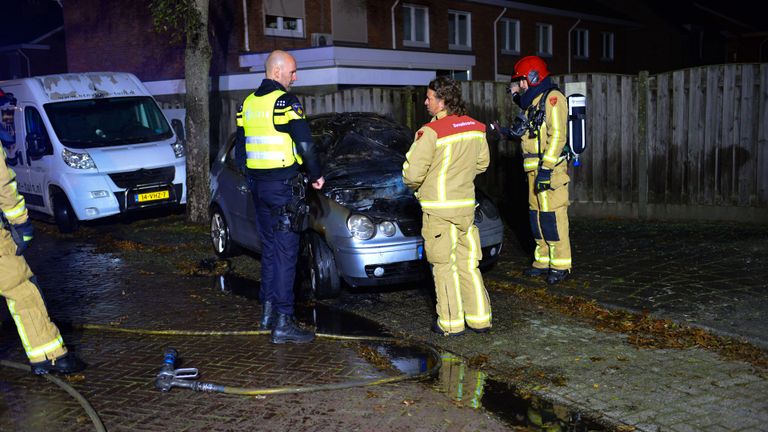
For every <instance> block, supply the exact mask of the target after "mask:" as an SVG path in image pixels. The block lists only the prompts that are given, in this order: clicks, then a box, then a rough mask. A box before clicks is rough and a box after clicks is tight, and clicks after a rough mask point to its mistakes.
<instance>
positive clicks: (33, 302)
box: [0, 90, 86, 375]
mask: <svg viewBox="0 0 768 432" xmlns="http://www.w3.org/2000/svg"><path fill="white" fill-rule="evenodd" d="M11 99H12V96H11V95H10V94H5V93H3V91H2V90H0V105H5V104H6V103H7V102H9V101H10V100H11ZM13 140H14V138H13V136H11V134H10V133H8V132H7V131H6V130H5V128H2V127H0V141H2V142H3V145H6V144H11V143H12V142H13ZM0 148H2V152H3V155H2V156H3V163H2V164H0V210H1V211H2V222H3V227H2V228H1V229H0V294H1V295H2V296H3V297H5V299H6V302H7V303H8V309H9V310H10V312H11V316H12V317H13V320H14V322H15V323H16V328H17V330H18V332H19V337H21V344H22V346H24V351H25V352H26V354H27V357H28V358H29V362H30V366H31V368H32V373H34V374H35V375H44V374H47V373H49V372H55V373H61V374H71V373H74V372H79V371H81V370H83V369H85V367H86V365H85V363H83V362H82V361H81V360H80V359H79V358H77V356H75V355H74V354H73V353H71V352H69V351H67V348H66V346H64V340H63V339H62V337H61V333H59V329H58V328H57V327H56V325H55V324H54V323H52V322H51V319H50V318H49V317H48V311H47V310H46V308H45V303H44V302H43V297H42V295H41V294H40V290H39V288H38V286H37V280H36V278H35V276H34V275H33V274H32V270H30V269H29V266H28V265H27V261H26V260H25V259H24V256H23V255H22V254H23V253H24V250H25V249H26V248H27V246H28V245H29V242H31V241H32V237H33V236H34V229H33V227H32V223H31V222H30V221H29V217H28V216H27V208H26V205H25V202H24V197H22V196H21V195H20V194H19V192H18V191H17V188H16V173H14V172H13V170H12V169H11V168H9V167H8V165H7V164H6V154H5V147H3V146H0ZM11 230H13V232H14V233H15V235H12V234H11Z"/></svg>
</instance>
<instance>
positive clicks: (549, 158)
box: [521, 90, 568, 172]
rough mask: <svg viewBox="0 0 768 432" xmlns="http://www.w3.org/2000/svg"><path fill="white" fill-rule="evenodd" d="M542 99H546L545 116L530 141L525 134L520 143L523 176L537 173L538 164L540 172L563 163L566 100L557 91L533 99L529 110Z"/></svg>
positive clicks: (566, 121)
mask: <svg viewBox="0 0 768 432" xmlns="http://www.w3.org/2000/svg"><path fill="white" fill-rule="evenodd" d="M543 97H546V98H547V100H545V101H544V112H545V116H544V121H543V122H542V123H541V126H540V127H539V129H538V131H537V132H536V134H537V136H535V137H530V136H529V135H528V134H527V133H526V134H524V135H523V137H522V139H521V144H522V146H523V168H524V169H525V171H526V172H530V171H535V170H537V169H538V168H539V162H541V166H543V167H544V168H547V169H554V167H555V165H558V164H560V163H561V162H563V160H564V159H565V157H564V156H563V147H564V146H565V143H566V141H567V139H568V100H567V99H566V98H565V95H563V93H562V92H560V91H559V90H552V91H550V92H548V93H546V92H545V93H542V94H541V95H539V96H538V97H536V98H535V99H534V100H533V102H531V106H535V107H537V106H538V105H539V103H540V102H541V98H543ZM539 145H541V148H539ZM539 156H541V158H539Z"/></svg>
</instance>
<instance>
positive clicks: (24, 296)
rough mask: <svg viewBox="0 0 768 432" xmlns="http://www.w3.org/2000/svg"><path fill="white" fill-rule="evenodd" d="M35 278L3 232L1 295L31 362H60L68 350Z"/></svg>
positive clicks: (9, 238) (0, 243)
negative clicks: (57, 360) (57, 359)
mask: <svg viewBox="0 0 768 432" xmlns="http://www.w3.org/2000/svg"><path fill="white" fill-rule="evenodd" d="M33 278H34V275H33V274H32V270H30V268H29V266H28V265H27V261H26V260H25V259H24V257H23V256H17V255H16V243H14V242H13V239H12V238H11V235H10V233H9V232H8V230H5V229H2V228H0V295H2V296H3V297H5V301H6V303H8V310H9V311H10V312H11V316H12V317H13V321H14V322H15V323H16V329H17V330H18V332H19V337H20V338H21V344H22V345H23V346H24V351H26V353H27V357H28V358H29V361H30V362H32V363H37V362H41V361H44V360H53V359H56V358H58V357H60V356H62V355H64V354H66V353H67V349H66V347H65V346H64V341H63V339H62V338H61V333H59V329H58V328H57V327H56V325H55V324H54V323H52V322H51V319H50V318H49V317H48V310H47V309H46V308H45V303H43V297H42V295H41V294H40V290H39V289H38V287H37V285H36V284H35V283H34V282H33Z"/></svg>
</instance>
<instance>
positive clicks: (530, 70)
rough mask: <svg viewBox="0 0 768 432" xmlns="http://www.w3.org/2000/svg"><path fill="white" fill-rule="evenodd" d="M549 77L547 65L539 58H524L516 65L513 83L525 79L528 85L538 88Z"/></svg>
mask: <svg viewBox="0 0 768 432" xmlns="http://www.w3.org/2000/svg"><path fill="white" fill-rule="evenodd" d="M548 76H549V71H548V70H547V64H546V63H544V60H542V59H541V57H538V56H527V57H523V58H521V59H520V61H518V62H517V63H515V74H514V75H512V81H515V80H521V79H525V80H526V81H528V85H532V86H534V87H535V86H537V85H539V83H541V82H542V81H543V80H544V78H546V77H548Z"/></svg>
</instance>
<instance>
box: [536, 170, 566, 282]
mask: <svg viewBox="0 0 768 432" xmlns="http://www.w3.org/2000/svg"><path fill="white" fill-rule="evenodd" d="M566 169H567V165H566V164H564V163H563V164H560V165H558V166H556V167H555V169H554V170H553V172H552V180H551V185H552V188H553V189H551V190H546V191H543V192H540V193H538V194H537V193H535V192H534V186H535V183H536V181H535V180H536V172H537V171H536V170H534V171H530V172H528V209H529V216H530V223H531V233H533V239H534V240H536V249H535V250H534V252H533V267H535V268H539V269H547V268H551V269H555V270H570V269H571V240H570V237H569V235H568V181H569V178H568V174H567V173H566Z"/></svg>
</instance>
